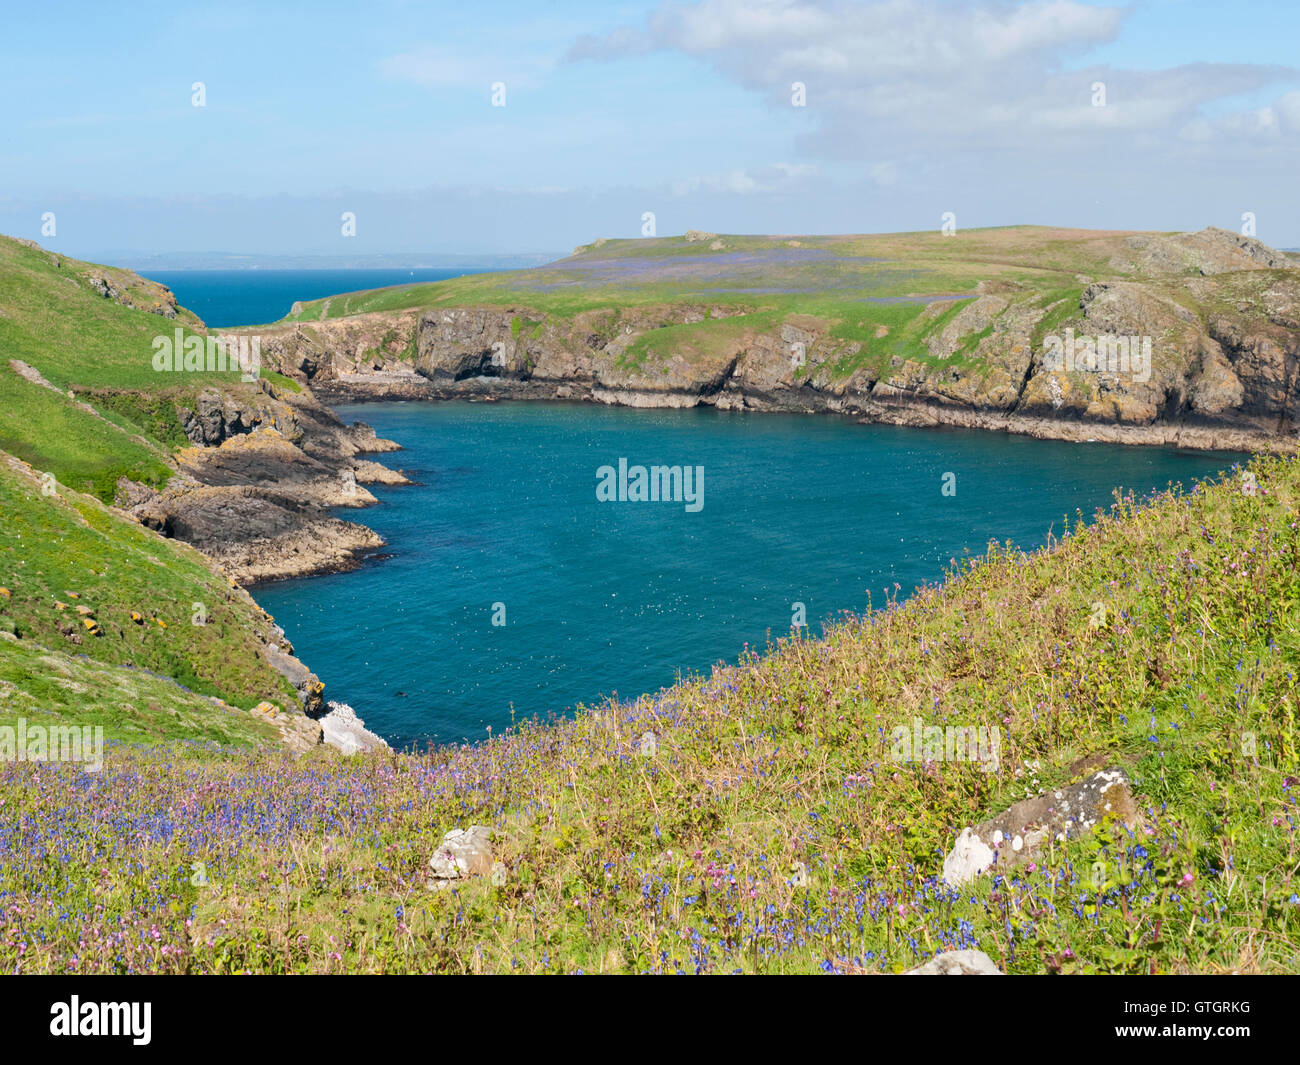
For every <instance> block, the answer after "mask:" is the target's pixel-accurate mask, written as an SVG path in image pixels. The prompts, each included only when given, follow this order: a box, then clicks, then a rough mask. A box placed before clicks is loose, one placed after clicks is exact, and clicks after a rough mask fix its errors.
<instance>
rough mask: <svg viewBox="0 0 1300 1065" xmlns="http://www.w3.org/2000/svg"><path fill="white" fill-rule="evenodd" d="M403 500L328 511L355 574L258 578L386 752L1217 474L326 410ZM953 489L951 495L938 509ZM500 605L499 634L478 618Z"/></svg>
mask: <svg viewBox="0 0 1300 1065" xmlns="http://www.w3.org/2000/svg"><path fill="white" fill-rule="evenodd" d="M339 414H340V415H341V416H342V417H343V418H344V419H345V420H348V421H351V420H354V419H360V420H363V421H366V422H369V423H370V424H372V425H374V427H375V428H376V430H378V432H379V434H380V435H381V436H385V437H388V438H390V439H393V440H396V441H398V442H399V443H401V444H402V445H404V447H405V448H406V450H405V451H401V452H394V453H392V454H389V455H385V456H379V457H380V458H381V459H382V460H383V461H385V462H386V463H387V464H388V465H391V466H394V467H397V468H401V469H403V470H405V471H406V473H407V475H408V476H410V477H411V478H412V479H414V480H416V481H418V482H420V483H419V484H418V485H417V486H414V487H404V488H384V487H375V488H372V490H373V491H374V493H375V495H376V496H378V497H379V498H380V500H381V503H380V505H379V506H377V507H372V508H369V509H367V510H362V511H344V512H340V516H342V517H347V518H353V519H355V520H359V521H362V522H364V523H366V524H367V525H369V526H371V527H372V528H374V529H375V530H377V531H378V532H379V533H380V534H381V535H382V536H383V537H384V538H385V539H386V540H387V541H388V544H389V546H388V548H386V553H387V557H380V558H376V559H372V560H369V561H367V562H366V564H365V565H364V566H363V567H362V568H361V569H360V570H357V571H353V572H351V573H345V574H334V575H330V576H324V577H315V578H307V579H303V580H297V581H287V582H282V583H277V584H271V585H264V586H262V587H260V588H257V589H255V590H254V595H255V597H256V598H257V600H258V601H259V602H260V603H261V604H262V605H263V606H264V607H265V608H266V609H267V610H269V611H270V612H271V613H272V614H273V615H274V616H275V618H276V620H277V621H278V622H279V623H280V624H281V625H283V626H284V629H285V632H286V634H287V635H288V637H289V639H290V640H292V641H293V643H294V646H295V648H296V649H297V651H298V654H299V655H300V656H301V657H302V658H303V659H304V660H305V661H306V662H308V663H309V664H310V665H311V667H312V668H313V669H314V670H316V671H317V672H318V673H319V674H320V676H321V679H322V680H324V681H325V683H326V685H327V691H326V697H327V698H331V699H338V700H341V701H344V702H348V703H350V704H351V705H352V706H354V707H355V708H356V709H357V711H358V713H359V714H360V715H361V716H362V717H363V718H364V719H365V721H366V723H367V725H368V726H369V727H370V728H372V729H374V730H375V731H377V732H379V733H381V734H382V735H384V736H385V737H386V738H387V739H388V740H389V741H390V742H391V743H394V744H397V745H406V744H409V743H417V742H422V741H424V740H427V739H434V740H438V741H444V742H445V741H452V740H459V739H462V738H469V739H481V738H482V737H483V736H484V735H485V729H486V728H487V727H488V726H491V727H492V728H493V730H494V731H500V730H501V729H502V728H503V727H505V726H507V725H509V723H510V720H511V706H512V705H513V707H514V710H515V712H516V713H517V714H518V715H519V716H521V717H523V716H531V715H532V714H541V715H543V716H545V715H546V714H549V713H559V712H563V711H565V710H566V709H568V708H571V707H573V706H575V705H576V704H579V703H584V702H585V703H590V702H592V701H594V700H596V699H597V698H598V697H599V696H601V695H602V694H610V693H614V692H617V693H618V694H619V695H621V696H625V697H630V696H633V695H635V694H637V693H639V692H641V691H653V690H656V689H658V688H659V687H661V686H663V685H667V684H671V683H672V682H673V680H674V679H675V678H676V676H677V674H678V672H679V671H683V672H688V671H693V670H705V671H707V670H708V668H709V667H710V666H711V665H712V664H713V663H714V662H716V661H718V660H719V659H727V660H731V661H734V660H735V658H736V656H737V654H739V653H740V651H741V650H742V648H743V647H744V645H745V644H746V643H748V644H750V645H751V646H757V647H760V648H761V647H763V646H764V645H765V644H766V642H767V640H768V638H769V634H770V635H771V636H772V637H773V638H774V637H776V636H779V635H784V634H786V633H788V632H789V629H790V624H791V619H792V610H793V608H792V604H794V603H796V602H801V603H803V604H805V608H806V612H807V619H808V623H809V626H810V628H811V630H812V631H813V632H814V633H817V632H820V628H821V622H822V620H824V619H828V618H833V617H835V616H837V615H838V614H839V613H840V612H842V611H854V612H856V611H861V610H863V609H864V608H865V607H866V606H867V602H868V594H870V596H871V597H872V600H873V601H874V602H875V603H876V604H877V605H879V604H880V603H881V602H882V599H883V597H884V594H885V589H886V587H888V589H889V590H890V592H891V593H892V591H893V585H894V584H895V582H897V583H898V584H899V585H900V586H901V589H902V594H903V595H904V596H906V595H907V594H908V593H910V592H911V591H912V589H913V588H914V587H915V586H916V585H917V584H920V583H923V582H926V581H932V580H936V579H939V578H940V577H941V576H942V575H943V571H944V568H945V567H946V566H947V564H948V562H949V560H950V559H952V558H960V557H961V556H962V555H963V553H965V552H966V551H967V550H969V551H970V552H972V553H980V552H981V551H982V550H983V548H984V546H985V545H986V544H987V542H988V541H989V540H991V539H992V540H998V541H1005V540H1012V541H1014V542H1015V543H1017V544H1019V545H1020V546H1022V547H1026V548H1029V547H1034V546H1037V545H1039V544H1041V543H1042V542H1043V540H1044V537H1045V535H1046V533H1047V532H1048V530H1049V529H1054V531H1055V532H1056V533H1057V534H1059V533H1060V532H1061V531H1062V528H1063V520H1062V519H1063V517H1064V516H1065V515H1066V514H1069V515H1071V518H1072V520H1073V515H1074V512H1075V509H1076V508H1082V509H1083V511H1084V513H1085V514H1087V515H1091V514H1092V512H1093V510H1094V509H1095V508H1096V507H1098V506H1105V505H1106V504H1108V503H1109V502H1110V500H1111V493H1112V490H1113V489H1114V488H1116V487H1123V488H1125V489H1132V490H1134V491H1136V492H1137V493H1138V494H1145V493H1147V492H1149V491H1151V490H1153V489H1160V488H1164V487H1165V486H1166V485H1167V484H1168V483H1169V482H1170V481H1182V482H1184V483H1189V482H1190V481H1191V480H1192V479H1193V478H1196V477H1202V476H1207V475H1211V474H1213V473H1215V472H1217V471H1219V470H1220V469H1224V468H1226V467H1228V466H1229V465H1231V464H1232V463H1233V462H1234V461H1235V459H1236V457H1235V456H1229V455H1207V454H1204V453H1187V452H1175V451H1169V450H1162V449H1155V448H1138V447H1131V448H1126V447H1120V446H1116V445H1103V444H1068V443H1058V442H1054V441H1043V440H1033V439H1029V438H1024V437H1015V436H1006V435H1003V434H999V433H981V432H973V431H955V430H920V429H901V428H894V427H890V426H863V425H856V424H854V423H853V422H851V421H849V420H844V419H837V418H831V417H817V416H797V415H792V416H786V415H744V414H723V413H718V412H716V411H713V410H686V411H644V410H628V409H621V408H605V407H596V406H584V405H567V404H541V403H513V404H511V403H500V404H487V403H482V404H469V403H381V404H365V405H356V406H348V407H341V408H339ZM620 458H626V459H627V461H628V463H629V465H635V464H641V465H646V466H649V465H652V464H660V465H682V466H686V465H690V466H703V467H704V506H703V509H702V510H700V511H699V512H698V513H688V512H687V511H686V508H685V505H684V504H683V503H672V502H659V503H635V502H603V503H602V502H599V501H598V500H597V497H596V485H597V472H596V471H597V469H598V468H599V467H600V466H604V465H611V466H615V467H617V466H618V460H619V459H620ZM945 473H953V474H955V475H956V481H955V484H956V494H955V495H952V496H944V495H943V494H942V492H941V488H942V484H943V479H944V474H945ZM498 603H499V604H503V605H504V611H505V622H506V623H505V625H504V626H494V625H493V624H492V621H493V614H494V604H498Z"/></svg>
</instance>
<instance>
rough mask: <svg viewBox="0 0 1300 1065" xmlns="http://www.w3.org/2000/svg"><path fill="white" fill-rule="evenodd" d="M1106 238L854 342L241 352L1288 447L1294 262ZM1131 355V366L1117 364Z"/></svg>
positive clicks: (345, 386) (645, 308)
mask: <svg viewBox="0 0 1300 1065" xmlns="http://www.w3.org/2000/svg"><path fill="white" fill-rule="evenodd" d="M1112 247H1113V249H1114V250H1113V253H1112V254H1111V255H1110V259H1109V261H1108V262H1106V263H1104V264H1103V265H1104V267H1105V272H1106V274H1107V275H1108V276H1106V277H1102V278H1098V277H1096V276H1092V275H1088V274H1070V275H1060V276H1056V277H1053V278H1052V279H1051V284H1050V285H1045V284H1044V283H1043V281H1042V279H1041V278H1027V279H1026V278H1023V277H1018V276H1017V275H1014V274H1012V275H1007V274H1006V273H1004V272H996V276H990V277H989V278H987V279H984V280H981V281H979V282H978V283H977V284H975V285H974V291H973V292H971V293H969V294H961V295H951V294H948V295H945V296H942V297H925V296H921V297H914V298H913V297H906V298H901V299H900V302H909V301H910V302H917V303H921V304H923V307H922V308H921V309H920V313H919V314H918V315H917V316H916V318H915V319H914V320H913V321H912V322H910V323H908V324H907V325H906V326H905V327H902V328H900V327H898V326H890V325H887V324H880V325H878V326H876V327H875V328H874V329H868V330H867V331H866V332H865V333H863V332H862V329H861V328H859V329H858V330H857V332H858V333H859V334H861V335H858V336H850V335H846V334H850V333H853V332H854V330H852V329H847V330H846V329H845V328H844V326H845V323H844V322H843V321H842V320H840V319H836V318H833V317H831V316H829V315H827V314H825V313H806V314H804V313H798V311H793V312H791V311H788V310H787V311H783V312H781V313H777V314H773V313H771V312H770V310H768V309H767V308H765V307H764V306H763V303H762V300H761V298H757V297H756V298H755V301H754V303H753V304H752V305H746V304H742V305H737V304H735V303H734V302H732V303H723V302H716V303H710V302H704V301H699V300H692V299H686V298H684V299H682V300H673V301H669V302H663V303H659V304H655V303H649V304H647V303H644V302H642V303H629V304H628V305H627V306H621V307H620V306H612V307H602V308H596V309H591V310H582V311H579V312H577V313H573V314H568V313H555V312H552V311H548V310H546V309H544V308H542V309H539V307H538V306H535V305H534V304H532V303H526V302H522V301H521V302H518V303H510V304H508V305H502V306H485V305H480V306H447V307H439V308H436V309H427V310H414V309H412V310H402V311H396V312H388V313H385V312H375V313H369V314H358V315H353V316H350V317H344V318H336V319H326V320H324V321H315V322H310V323H286V324H283V325H280V326H276V327H273V328H272V329H271V330H270V331H267V330H263V331H262V337H263V341H262V342H263V352H264V356H265V357H267V358H268V359H269V361H270V364H271V365H273V366H275V367H276V368H277V369H278V370H280V371H281V372H282V373H285V374H287V375H290V376H293V377H296V378H297V379H298V380H300V381H303V382H310V383H311V384H312V386H313V387H314V388H315V389H316V390H317V391H319V392H321V394H322V395H324V396H326V397H328V398H346V399H367V398H447V397H469V398H489V397H491V398H526V399H562V400H563V399H572V400H587V401H593V402H600V403H612V404H622V405H627V406H640V407H685V406H697V405H702V404H703V405H712V406H715V407H717V408H718V409H722V410H775V411H807V412H820V411H829V412H838V413H841V414H847V415H851V416H855V417H858V418H861V419H864V420H868V421H882V422H893V423H899V424H918V425H919V424H952V425H964V426H971V427H979V428H990V429H1002V430H1009V431H1016V432H1025V433H1030V434H1033V435H1038V436H1050V437H1061V438H1065V439H1094V438H1095V439H1110V440H1122V441H1131V442H1155V443H1177V444H1180V445H1182V446H1190V447H1212V448H1266V449H1278V448H1282V449H1285V448H1289V447H1290V446H1292V443H1293V441H1294V437H1295V419H1294V413H1293V407H1294V402H1295V399H1294V396H1295V389H1296V372H1297V365H1300V363H1298V360H1300V269H1298V268H1297V266H1296V264H1295V263H1294V262H1293V261H1292V260H1291V259H1290V258H1289V257H1288V256H1287V255H1285V254H1284V253H1281V252H1278V251H1275V250H1273V249H1271V248H1268V247H1267V246H1265V245H1263V244H1261V243H1260V242H1259V241H1257V240H1254V239H1253V238H1247V237H1242V236H1239V235H1237V234H1234V233H1229V232H1227V231H1224V230H1218V229H1208V230H1205V231H1203V232H1200V233H1192V234H1179V235H1154V234H1141V235H1135V236H1130V237H1127V238H1126V239H1124V240H1123V241H1121V242H1112ZM994 273H995V272H994V271H990V274H991V275H993V274H994ZM541 302H544V301H541ZM886 302H888V301H886ZM851 324H856V326H858V327H862V326H863V324H864V323H863V322H857V323H851ZM869 324H870V323H867V325H869ZM1112 337H1113V338H1117V339H1119V340H1121V341H1122V342H1123V343H1124V344H1125V345H1126V346H1127V345H1128V344H1129V343H1130V342H1131V343H1132V344H1133V345H1134V354H1135V364H1134V365H1132V366H1130V365H1113V366H1112V365H1108V364H1107V363H1106V362H1105V359H1104V358H1103V359H1102V360H1101V361H1100V364H1099V365H1095V366H1094V365H1091V364H1088V365H1081V364H1077V363H1067V364H1066V365H1064V366H1062V367H1057V366H1055V365H1054V364H1053V363H1052V362H1051V360H1050V354H1051V345H1052V343H1053V342H1054V341H1055V342H1057V343H1059V342H1060V339H1061V338H1066V339H1067V340H1069V341H1073V342H1075V345H1076V349H1077V348H1079V345H1080V343H1083V342H1086V343H1087V344H1088V345H1089V350H1095V349H1096V346H1097V345H1100V344H1101V343H1102V342H1103V338H1112ZM1143 345H1146V347H1145V348H1144V347H1143ZM1125 350H1127V347H1126V349H1125ZM1142 351H1146V352H1148V353H1149V354H1148V358H1149V365H1146V366H1138V365H1136V358H1137V354H1138V353H1139V352H1142Z"/></svg>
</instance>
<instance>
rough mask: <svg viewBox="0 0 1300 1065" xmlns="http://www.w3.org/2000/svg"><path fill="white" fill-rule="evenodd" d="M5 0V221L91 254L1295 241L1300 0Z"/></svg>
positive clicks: (0, 197) (0, 220)
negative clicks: (1066, 237) (1160, 238)
mask: <svg viewBox="0 0 1300 1065" xmlns="http://www.w3.org/2000/svg"><path fill="white" fill-rule="evenodd" d="M7 21H8V26H7V30H8V32H6V34H5V35H4V37H3V38H0V89H2V90H3V94H4V98H5V99H6V101H7V102H8V104H9V106H8V107H7V108H6V109H5V118H4V125H3V127H0V128H2V134H0V174H3V181H2V182H0V231H3V232H6V233H11V234H15V235H19V236H26V237H32V238H35V239H38V240H41V241H42V243H45V244H47V245H49V246H51V247H57V248H60V249H62V250H64V251H66V252H68V253H69V254H74V255H82V256H87V255H94V254H96V253H103V252H108V251H114V252H117V251H127V250H129V251H135V252H178V251H201V250H220V251H232V252H247V253H293V254H327V255H328V254H348V255H364V254H367V253H393V252H410V253H417V252H461V253H463V252H473V253H478V252H482V253H504V252H527V251H566V250H568V249H570V248H572V247H573V246H574V245H576V244H579V243H583V242H586V241H589V240H592V239H594V238H596V237H600V236H636V235H638V234H640V232H641V229H642V216H643V214H644V213H645V212H647V211H649V212H653V213H654V215H655V222H656V231H657V232H658V233H659V234H667V233H680V232H682V231H684V230H685V229H687V228H700V229H710V230H715V231H720V232H779V233H802V232H869V231H895V230H912V229H928V228H937V227H938V226H939V224H940V219H941V216H942V215H943V213H944V212H946V211H952V212H954V213H956V215H957V218H958V224H959V225H960V226H963V227H968V226H980V225H1002V224H1013V223H1024V222H1033V223H1044V224H1059V225H1078V226H1089V227H1097V228H1151V229H1198V228H1201V227H1202V226H1205V225H1210V224H1214V225H1221V226H1224V227H1228V228H1234V229H1235V228H1239V227H1240V225H1241V215H1242V214H1243V212H1247V211H1250V212H1253V213H1254V214H1255V216H1256V220H1257V222H1256V224H1257V227H1258V234H1259V236H1260V237H1261V238H1262V239H1264V240H1266V241H1268V242H1269V243H1272V244H1275V245H1279V246H1298V245H1300V211H1298V210H1297V203H1296V196H1295V193H1294V189H1295V187H1296V185H1297V184H1298V182H1297V180H1296V174H1297V173H1300V69H1297V66H1298V65H1300V58H1297V52H1296V42H1297V41H1300V5H1294V4H1291V3H1288V2H1285V0H1275V2H1259V0H1256V2H1239V3H1237V4H1235V5H1233V6H1232V7H1230V8H1226V9H1225V8H1224V7H1222V6H1221V5H1219V4H1216V3H1209V2H1206V3H1201V2H1193V0H1138V2H1135V3H1130V4H1127V5H1124V6H1117V5H1115V4H1102V3H1085V2H1081V0H1035V2H1031V3H1010V2H1000V0H988V2H980V0H971V2H935V0H931V2H923V0H884V2H863V3H855V2H848V0H699V2H689V3H657V2H656V3H617V2H616V3H609V2H600V3H586V2H558V0H549V2H548V0H534V2H531V3H521V2H514V0H493V2H491V3H482V4H464V3H455V4H430V3H416V2H394V0H370V2H368V3H366V4H364V5H356V4H340V3H329V2H315V3H310V4H290V3H283V4H275V3H258V4H247V5H243V4H237V3H236V4H222V5H215V4H203V5H195V6H188V5H186V4H183V3H170V4H148V3H145V4H139V5H133V6H132V8H131V9H130V10H129V11H128V10H126V9H123V8H121V7H114V6H112V5H104V4H102V3H93V4H91V3H65V4H47V5H29V6H28V7H26V8H24V9H22V10H20V11H16V12H14V11H11V13H10V14H9V16H8V19H7ZM199 81H201V82H203V83H204V86H205V91H206V106H203V107H195V106H192V99H191V98H192V90H191V87H192V85H193V83H194V82H199ZM796 81H798V82H801V83H803V84H804V86H805V92H806V105H805V106H802V107H798V106H794V102H793V93H792V86H793V84H794V83H795V82H796ZM494 82H502V83H504V85H505V106H503V107H501V106H493V104H492V100H491V93H492V85H493V83H494ZM1096 82H1102V83H1104V84H1105V87H1106V100H1105V104H1104V106H1100V107H1098V106H1094V104H1093V99H1094V95H1095V94H1094V92H1093V90H1092V86H1093V85H1094V83H1096ZM344 211H351V212H354V213H355V215H356V219H357V221H356V235H355V236H351V237H345V236H344V235H343V234H342V232H341V224H340V216H341V214H342V212H344ZM46 212H53V213H54V215H55V219H56V232H55V235H54V236H53V237H51V236H48V235H42V233H41V217H42V215H43V214H45V213H46Z"/></svg>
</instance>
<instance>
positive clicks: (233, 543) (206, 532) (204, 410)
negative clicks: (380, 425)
mask: <svg viewBox="0 0 1300 1065" xmlns="http://www.w3.org/2000/svg"><path fill="white" fill-rule="evenodd" d="M195 407H196V409H194V410H191V409H189V408H182V409H181V410H180V411H179V412H178V417H179V418H180V421H181V423H182V425H183V426H184V428H185V431H186V434H187V435H188V436H189V438H190V439H191V440H192V441H193V442H194V445H195V446H192V447H188V448H182V449H181V450H180V451H179V452H177V454H176V456H175V462H176V465H177V467H178V469H179V475H178V476H174V477H173V478H172V479H171V481H170V482H169V484H168V486H167V488H166V489H165V490H164V491H162V492H156V491H153V490H150V489H148V488H146V487H144V486H142V485H129V486H126V487H125V488H124V491H125V492H126V493H127V495H128V496H129V503H130V507H131V512H132V513H133V514H134V515H135V516H136V517H137V518H138V519H139V520H140V521H141V522H143V523H144V524H145V525H148V526H149V527H151V528H154V529H157V530H158V531H160V532H162V533H164V534H165V535H168V536H174V537H176V538H178V539H181V540H184V541H185V542H187V543H189V544H192V545H193V546H195V547H197V548H199V550H201V551H202V552H203V553H204V554H206V555H208V556H209V557H210V558H212V559H214V560H215V561H217V562H219V563H220V564H221V565H222V566H223V567H224V568H225V570H226V571H227V572H228V573H229V574H230V575H231V576H232V577H233V578H234V579H235V580H237V581H239V582H241V583H250V582H256V581H263V580H274V579H279V578H285V577H299V576H306V575H308V574H312V573H320V572H329V571H334V570H340V569H350V568H352V567H353V566H355V565H357V564H358V560H359V558H360V557H361V556H362V555H363V554H364V553H366V552H367V551H372V550H374V549H376V548H379V547H382V546H383V543H384V541H383V539H382V538H380V537H379V536H378V535H377V534H376V533H374V532H372V531H371V530H370V529H368V528H366V527H365V526H363V525H359V524H356V523H353V522H347V521H342V520H340V519H338V518H335V517H332V516H330V515H329V514H328V509H330V508H335V507H364V506H368V505H369V504H371V503H374V502H375V501H376V500H375V497H374V496H373V495H372V494H371V493H370V492H369V491H367V490H366V488H365V487H364V485H366V484H375V483H384V484H405V483H407V481H406V478H405V477H403V476H402V475H401V474H400V473H397V472H396V471H394V470H390V469H388V468H387V467H384V466H381V465H379V464H378V463H376V462H370V461H368V460H365V459H361V458H358V456H360V455H362V454H364V453H367V452H381V451H391V450H394V449H396V447H397V445H396V444H394V443H392V442H391V441H387V440H380V439H378V438H377V437H376V436H375V433H374V430H373V429H371V428H370V427H369V426H367V425H362V424H360V423H358V424H356V425H352V426H347V425H344V424H343V423H342V422H341V421H340V420H339V419H338V418H337V417H336V416H335V415H334V414H333V413H332V412H331V411H330V410H329V409H328V408H327V407H325V406H324V405H323V404H321V403H320V401H319V400H317V399H316V397H315V396H313V395H312V394H311V393H310V392H309V391H302V392H291V391H289V390H287V389H278V388H276V387H275V386H273V385H272V384H270V383H269V382H268V381H266V380H262V381H261V382H259V385H258V387H257V388H255V389H218V388H210V389H207V390H205V391H203V392H201V393H199V395H198V398H197V402H196V404H195Z"/></svg>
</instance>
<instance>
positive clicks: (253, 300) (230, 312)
mask: <svg viewBox="0 0 1300 1065" xmlns="http://www.w3.org/2000/svg"><path fill="white" fill-rule="evenodd" d="M466 272H467V271H465V270H430V269H425V270H151V271H145V272H144V274H143V276H145V277H148V278H149V279H150V280H151V281H157V282H158V283H159V284H163V285H166V286H167V287H168V288H170V289H171V290H172V292H173V293H175V295H176V299H177V302H179V303H180V305H181V306H182V307H187V308H189V309H190V310H191V311H193V312H194V313H195V314H197V315H198V316H199V317H200V318H202V319H203V321H204V322H205V323H206V324H208V325H210V326H213V327H215V328H221V329H225V328H229V327H230V326H236V325H267V324H269V323H270V322H277V321H279V320H280V319H281V318H283V317H284V316H285V315H286V314H288V313H289V309H290V308H291V307H292V306H293V305H294V302H295V301H297V300H302V301H303V302H306V301H307V300H318V299H321V298H322V297H324V296H337V295H339V294H340V293H343V292H359V291H361V290H362V289H368V288H386V287H387V286H389V285H416V284H428V283H429V282H431V281H445V280H446V279H447V278H449V277H460V276H462V275H463V274H465V273H466Z"/></svg>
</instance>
